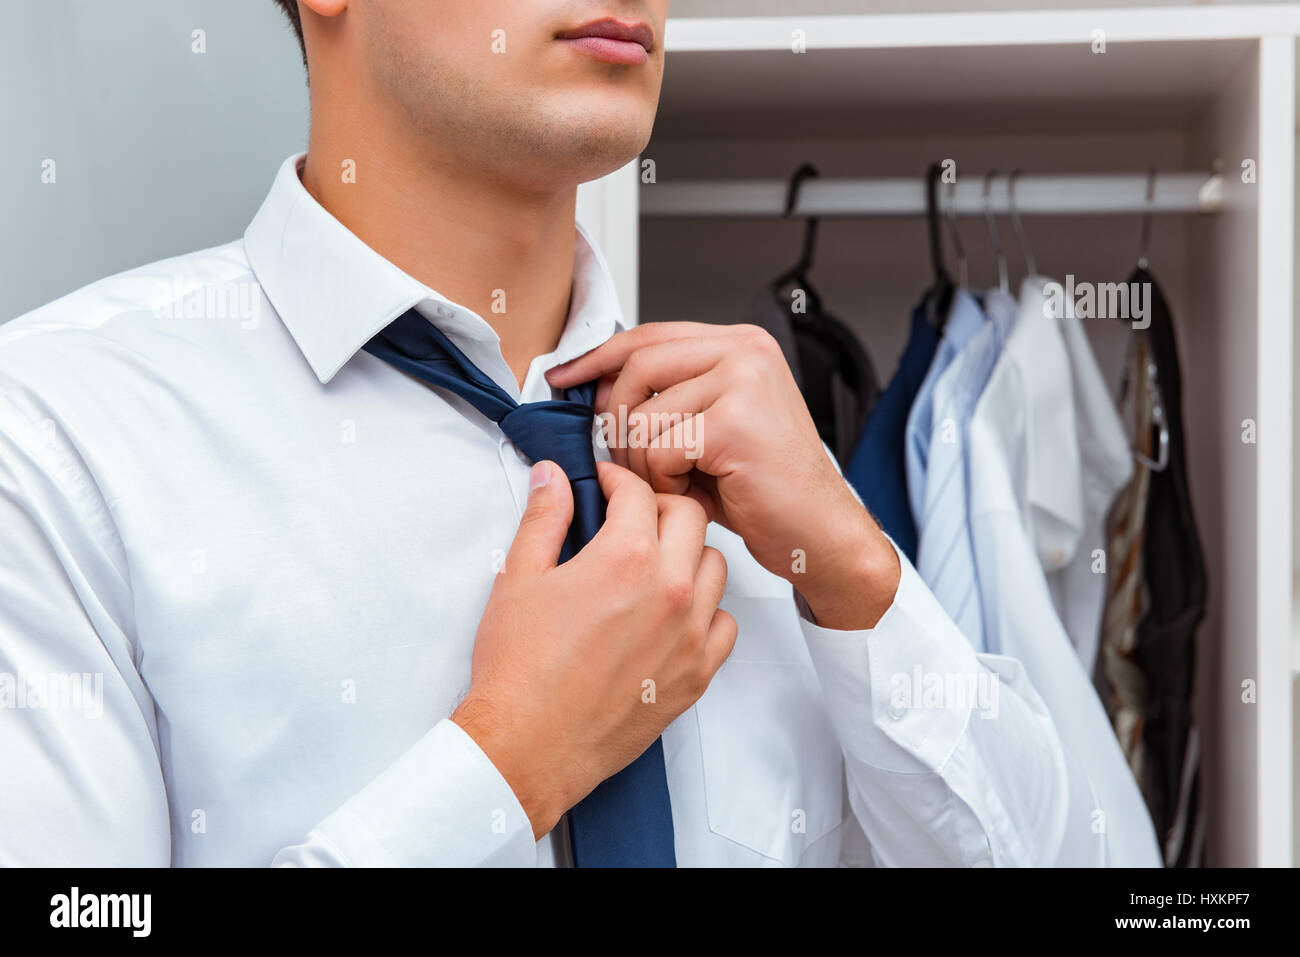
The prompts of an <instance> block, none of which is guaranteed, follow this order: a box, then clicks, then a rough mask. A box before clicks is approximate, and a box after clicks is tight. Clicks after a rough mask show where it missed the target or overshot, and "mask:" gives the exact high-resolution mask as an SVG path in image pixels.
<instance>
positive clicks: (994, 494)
mask: <svg viewBox="0 0 1300 957" xmlns="http://www.w3.org/2000/svg"><path fill="white" fill-rule="evenodd" d="M1045 282H1046V280H1044V279H1043V278H1042V277H1034V276H1031V277H1029V278H1027V279H1026V280H1025V282H1024V285H1023V287H1022V290H1021V299H1020V311H1019V314H1018V316H1017V318H1016V321H1015V324H1014V326H1013V327H1012V330H1011V333H1010V335H1009V336H1008V337H1007V342H1006V345H1005V347H1004V348H1003V350H1002V354H1001V356H1000V357H999V358H998V361H997V364H996V365H995V366H994V368H993V374H992V375H991V376H990V378H989V382H988V385H987V386H986V387H985V389H984V392H983V394H982V395H981V396H980V400H979V402H978V404H977V405H976V406H975V412H974V414H973V416H972V418H971V423H970V463H971V469H970V480H971V488H970V509H971V538H972V541H973V542H974V546H975V559H976V564H977V567H978V569H979V582H980V597H981V599H982V602H983V608H984V627H985V633H986V635H987V637H988V642H989V647H991V648H996V649H998V650H999V651H1000V652H1001V653H1002V654H1004V655H1008V656H1010V657H1011V658H1013V659H1015V660H1016V661H1017V662H1018V663H1020V664H1021V665H1023V667H1024V668H1025V670H1026V672H1027V674H1028V677H1029V680H1030V681H1031V682H1033V685H1034V687H1035V688H1036V689H1038V691H1039V693H1040V694H1041V695H1042V697H1043V700H1044V701H1045V702H1046V704H1047V707H1048V709H1049V710H1050V712H1051V715H1052V718H1053V719H1054V722H1055V725H1056V727H1057V728H1058V730H1059V732H1060V735H1061V740H1062V743H1063V745H1064V748H1065V753H1066V756H1067V758H1068V760H1069V762H1070V765H1071V772H1070V781H1071V784H1072V790H1071V796H1070V801H1069V811H1068V818H1067V820H1066V823H1065V832H1064V847H1065V850H1064V852H1063V854H1064V856H1065V857H1067V858H1068V859H1070V860H1075V861H1079V860H1084V859H1087V860H1091V861H1093V862H1094V863H1098V864H1112V865H1132V866H1143V867H1158V866H1159V865H1160V856H1159V853H1158V851H1157V847H1156V839H1155V831H1154V828H1153V827H1152V824H1151V817H1150V814H1149V813H1148V811H1147V807H1146V804H1145V802H1144V801H1143V800H1142V795H1141V793H1140V792H1139V790H1138V787H1137V783H1136V782H1135V781H1134V779H1133V775H1132V773H1131V772H1130V771H1129V768H1128V765H1127V763H1126V762H1125V760H1124V755H1123V753H1122V752H1121V751H1120V747H1119V742H1118V741H1117V740H1116V739H1115V732H1114V731H1113V730H1112V728H1111V726H1110V722H1109V720H1108V719H1107V717H1106V712H1105V709H1104V708H1103V707H1102V705H1101V701H1100V700H1099V699H1098V697H1097V693H1096V691H1095V690H1094V689H1093V686H1092V682H1091V681H1090V680H1089V676H1088V675H1087V674H1086V673H1085V672H1084V669H1083V667H1082V665H1081V664H1080V661H1079V658H1078V656H1077V654H1076V653H1075V650H1074V647H1073V646H1072V645H1071V643H1070V639H1069V636H1068V635H1067V634H1066V631H1065V628H1064V626H1063V625H1062V624H1061V620H1060V618H1059V617H1058V616H1057V612H1056V608H1055V606H1054V605H1053V603H1052V596H1051V592H1050V590H1049V588H1048V584H1047V578H1046V576H1045V575H1044V572H1043V565H1044V564H1048V563H1053V564H1055V566H1056V567H1057V568H1062V567H1065V566H1066V565H1067V564H1068V563H1069V561H1070V560H1071V559H1072V558H1073V554H1072V549H1073V548H1076V547H1077V543H1078V541H1079V529H1080V527H1081V523H1082V515H1083V504H1082V493H1081V492H1080V491H1078V488H1079V482H1080V471H1079V464H1078V463H1079V446H1078V438H1077V435H1076V431H1075V417H1074V408H1073V402H1072V391H1071V390H1072V385H1071V380H1070V358H1069V353H1068V350H1067V348H1066V345H1065V343H1064V340H1063V339H1062V335H1061V331H1060V326H1059V324H1058V323H1057V321H1056V320H1055V319H1054V318H1051V317H1049V316H1047V315H1046V314H1045V312H1044V295H1043V286H1044V284H1045Z"/></svg>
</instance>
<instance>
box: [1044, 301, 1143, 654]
mask: <svg viewBox="0 0 1300 957" xmlns="http://www.w3.org/2000/svg"><path fill="white" fill-rule="evenodd" d="M1058 322H1059V323H1060V327H1061V337H1062V341H1063V342H1064V343H1065V350H1066V353H1067V354H1068V355H1069V358H1070V382H1071V385H1072V386H1073V393H1072V395H1071V402H1072V404H1073V408H1074V425H1075V435H1076V436H1077V438H1078V442H1079V470H1080V471H1079V479H1080V481H1079V485H1078V489H1079V494H1080V495H1081V497H1082V498H1081V502H1082V509H1081V513H1082V515H1081V521H1080V524H1079V538H1078V541H1077V542H1076V543H1074V545H1073V546H1072V547H1071V548H1070V549H1069V550H1070V551H1072V552H1073V557H1072V558H1071V559H1070V560H1069V561H1068V562H1066V563H1065V564H1064V565H1063V566H1060V567H1058V568H1055V569H1053V570H1051V571H1049V572H1048V573H1047V584H1048V587H1049V588H1050V589H1051V590H1052V602H1053V604H1055V606H1056V611H1057V613H1058V614H1059V615H1060V616H1061V622H1062V623H1063V624H1064V625H1065V630H1066V633H1067V634H1068V635H1069V636H1070V641H1071V643H1072V644H1073V645H1074V649H1075V652H1076V653H1077V654H1078V655H1079V661H1080V662H1082V663H1083V670H1084V672H1085V673H1086V674H1088V675H1091V674H1092V673H1093V668H1094V666H1095V665H1096V662H1097V649H1098V647H1099V646H1100V644H1101V618H1102V613H1103V611H1104V609H1105V605H1106V572H1107V564H1106V560H1105V550H1106V541H1107V535H1106V518H1107V516H1108V515H1109V514H1110V507H1111V504H1112V503H1113V502H1114V501H1115V496H1116V495H1118V494H1119V491H1120V489H1122V488H1123V487H1124V486H1125V485H1127V484H1128V481H1129V479H1130V478H1131V477H1132V475H1133V451H1132V449H1131V448H1130V447H1129V441H1128V436H1127V434H1126V433H1125V431H1124V424H1123V422H1121V421H1120V417H1119V412H1118V411H1117V410H1116V408H1115V400H1114V399H1113V398H1112V397H1111V394H1110V390H1109V389H1108V388H1107V387H1106V380H1105V379H1104V378H1103V377H1102V374H1101V370H1100V369H1099V368H1098V367H1097V359H1096V356H1095V355H1094V354H1093V351H1092V344H1091V343H1090V342H1089V341H1088V334H1087V333H1086V332H1085V331H1084V329H1083V322H1082V321H1081V320H1080V319H1079V317H1078V316H1076V315H1075V314H1074V310H1073V309H1068V310H1065V314H1064V315H1063V316H1061V317H1060V318H1059V319H1058ZM1069 487H1070V488H1074V487H1075V486H1074V485H1073V483H1071V484H1070V486H1069Z"/></svg>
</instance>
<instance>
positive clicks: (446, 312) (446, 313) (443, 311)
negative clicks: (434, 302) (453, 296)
mask: <svg viewBox="0 0 1300 957" xmlns="http://www.w3.org/2000/svg"><path fill="white" fill-rule="evenodd" d="M438 315H440V316H442V318H444V319H450V318H451V317H452V311H451V310H450V309H448V308H447V307H446V306H439V307H438Z"/></svg>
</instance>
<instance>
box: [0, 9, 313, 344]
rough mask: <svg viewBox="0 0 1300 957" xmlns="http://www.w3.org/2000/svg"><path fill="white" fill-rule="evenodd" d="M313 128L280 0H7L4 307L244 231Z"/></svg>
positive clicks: (1, 119)
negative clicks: (47, 170) (198, 34)
mask: <svg viewBox="0 0 1300 957" xmlns="http://www.w3.org/2000/svg"><path fill="white" fill-rule="evenodd" d="M196 29H202V30H204V31H205V32H206V43H207V52H206V53H202V54H199V53H194V52H192V45H193V43H194V41H193V40H192V38H191V37H192V33H193V31H194V30H196ZM306 135H307V89H306V82H305V73H304V71H303V66H302V59H301V55H300V53H299V51H298V44H297V40H296V39H295V37H294V36H293V33H292V31H291V30H290V28H289V25H288V23H287V21H285V20H284V18H283V16H282V15H281V14H280V12H279V10H278V9H277V8H276V7H275V5H274V4H273V3H272V2H271V0H119V2H112V3H110V2H106V0H3V2H0V321H4V320H7V319H12V318H14V317H15V316H17V315H20V314H22V313H24V312H27V311H28V310H30V309H33V308H35V307H36V306H39V305H40V304H42V303H44V302H47V301H49V300H51V299H55V298H57V297H59V296H61V295H63V294H64V293H67V292H71V291H72V290H74V289H76V288H78V287H80V286H83V285H85V284H86V283H88V282H91V281H93V280H95V279H98V278H101V277H103V276H108V275H112V274H113V273H116V272H120V271H122V270H123V269H128V268H130V267H132V266H136V265H140V264H143V263H147V262H151V261H153V260H156V259H162V258H165V257H167V256H173V255H177V254H179V253H183V252H187V251H189V250H193V249H201V248H203V247H206V246H214V245H218V244H220V243H224V242H227V241H229V240H231V239H235V238H237V237H238V236H240V235H242V233H243V231H244V227H245V226H246V225H247V224H248V220H249V219H250V218H251V217H252V215H253V213H254V212H255V211H256V210H257V207H258V205H259V204H260V202H261V199H262V197H263V196H264V195H265V193H266V190H267V188H268V187H269V186H270V183H271V179H272V178H273V176H274V175H275V171H276V169H277V167H278V165H279V162H280V161H281V160H282V159H284V157H286V156H288V155H289V154H290V153H292V152H295V151H297V150H300V149H303V148H305V144H306ZM47 159H52V160H54V161H55V164H56V166H55V173H56V177H57V178H56V181H55V182H54V183H53V184H46V183H43V182H42V168H43V164H44V162H45V161H46V160H47Z"/></svg>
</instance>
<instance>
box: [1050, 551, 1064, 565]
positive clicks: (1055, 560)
mask: <svg viewBox="0 0 1300 957" xmlns="http://www.w3.org/2000/svg"><path fill="white" fill-rule="evenodd" d="M1047 560H1048V561H1049V562H1050V563H1051V565H1052V567H1053V568H1059V567H1060V565H1061V562H1063V561H1065V549H1063V548H1053V549H1052V550H1051V551H1050V552H1048V553H1047Z"/></svg>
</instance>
